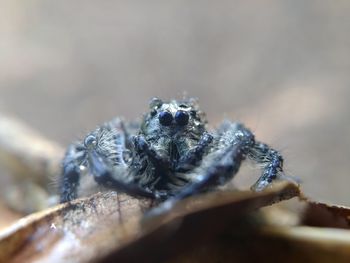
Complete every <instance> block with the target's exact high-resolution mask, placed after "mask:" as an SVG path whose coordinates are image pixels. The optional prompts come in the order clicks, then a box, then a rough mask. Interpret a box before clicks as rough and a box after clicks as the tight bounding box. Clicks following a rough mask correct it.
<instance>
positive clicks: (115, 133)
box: [60, 98, 283, 208]
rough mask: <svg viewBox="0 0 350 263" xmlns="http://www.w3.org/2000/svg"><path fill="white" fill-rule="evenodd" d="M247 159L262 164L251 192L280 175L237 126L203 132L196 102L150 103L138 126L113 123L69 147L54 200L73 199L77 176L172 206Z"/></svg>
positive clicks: (277, 165)
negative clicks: (260, 172) (57, 195)
mask: <svg viewBox="0 0 350 263" xmlns="http://www.w3.org/2000/svg"><path fill="white" fill-rule="evenodd" d="M246 158H249V159H252V160H254V161H256V162H257V163H259V164H261V166H262V175H261V176H260V178H259V179H258V181H257V182H256V183H255V184H254V185H253V186H252V189H253V190H255V191H260V190H263V189H264V188H266V187H267V186H268V185H269V184H270V183H271V182H272V181H273V180H274V179H276V178H280V177H281V176H282V175H283V173H282V172H283V171H282V165H283V159H282V156H281V155H280V154H279V153H278V152H277V151H275V150H273V149H271V148H270V147H269V146H268V145H266V144H264V143H261V142H257V141H255V139H254V136H253V134H252V133H251V132H250V131H249V130H248V129H247V128H245V127H244V126H243V125H242V124H240V123H236V122H230V121H225V122H224V123H223V124H222V125H221V126H220V127H219V128H218V129H216V130H213V131H211V132H209V131H207V127H206V120H205V116H204V114H203V112H201V111H200V110H199V109H198V105H197V102H196V101H195V100H193V99H188V100H183V101H177V100H172V101H169V102H163V101H162V100H160V99H158V98H155V99H153V100H152V101H151V103H150V111H149V113H147V114H145V115H144V117H143V120H142V121H141V123H135V122H124V121H123V120H121V119H119V118H117V119H114V120H112V121H110V122H107V123H105V124H103V125H102V126H100V127H98V128H97V129H96V130H95V131H93V132H91V133H89V134H88V135H87V136H86V137H85V139H84V140H83V141H81V142H76V143H74V144H72V145H71V146H70V147H69V148H68V151H67V153H66V156H65V159H64V161H63V175H62V178H61V183H60V195H61V202H65V201H70V200H72V199H74V198H76V197H77V196H79V195H80V193H79V188H80V187H81V186H82V182H83V181H84V178H93V179H94V181H95V182H97V184H98V185H100V186H103V187H108V188H113V189H116V190H118V191H123V192H126V193H128V194H131V195H137V196H144V197H149V198H155V199H161V200H165V199H167V201H166V204H167V205H166V206H163V208H165V207H171V205H170V204H173V203H174V202H176V201H177V200H179V199H182V198H185V197H187V196H190V195H194V194H196V193H199V192H203V191H205V190H208V189H210V188H213V187H215V186H218V185H221V184H224V183H226V182H227V181H228V180H230V179H232V177H233V176H234V175H235V174H236V173H237V171H238V169H239V167H240V164H241V162H242V161H243V160H244V159H246ZM88 175H91V176H88Z"/></svg>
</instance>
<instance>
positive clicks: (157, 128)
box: [142, 98, 206, 137]
mask: <svg viewBox="0 0 350 263" xmlns="http://www.w3.org/2000/svg"><path fill="white" fill-rule="evenodd" d="M205 125H206V120H205V116H204V113H203V112H201V111H200V110H199V109H198V104H197V101H196V100H195V99H187V100H181V101H178V100H171V101H169V102H163V101H162V100H161V99H159V98H153V99H152V100H151V102H150V112H149V113H148V114H147V115H146V116H145V121H144V123H143V127H142V129H143V131H144V132H145V133H146V134H148V135H151V136H152V135H153V134H155V133H160V134H162V135H167V136H171V137H174V136H175V137H178V136H182V135H184V134H188V133H192V134H202V133H203V132H204V131H205Z"/></svg>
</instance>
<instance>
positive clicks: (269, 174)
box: [248, 142, 283, 191]
mask: <svg viewBox="0 0 350 263" xmlns="http://www.w3.org/2000/svg"><path fill="white" fill-rule="evenodd" d="M248 158H249V159H251V160H253V161H255V162H256V163H258V164H261V165H262V167H263V172H262V175H261V176H260V177H259V179H258V180H257V181H256V183H255V184H254V185H253V186H252V187H251V189H252V190H253V191H262V190H264V189H265V188H266V187H267V186H268V185H269V184H271V182H272V181H273V180H275V179H276V178H278V177H279V176H280V175H281V174H282V173H283V157H282V155H281V154H280V153H279V152H278V151H276V150H274V149H272V148H271V147H269V146H268V145H267V144H265V143H261V142H256V143H255V144H254V146H253V147H252V148H251V151H250V152H249V154H248Z"/></svg>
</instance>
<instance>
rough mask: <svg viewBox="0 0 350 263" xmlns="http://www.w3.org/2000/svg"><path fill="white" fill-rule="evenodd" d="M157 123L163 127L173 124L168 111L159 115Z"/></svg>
mask: <svg viewBox="0 0 350 263" xmlns="http://www.w3.org/2000/svg"><path fill="white" fill-rule="evenodd" d="M159 122H160V124H162V125H163V126H169V125H170V124H171V123H172V122H173V115H171V113H170V112H169V111H162V112H161V113H159Z"/></svg>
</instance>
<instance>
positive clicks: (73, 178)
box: [59, 144, 85, 203]
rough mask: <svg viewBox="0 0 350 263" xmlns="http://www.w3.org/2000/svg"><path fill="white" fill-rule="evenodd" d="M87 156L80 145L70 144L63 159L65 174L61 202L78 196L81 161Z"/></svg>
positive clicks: (61, 182) (60, 186)
mask: <svg viewBox="0 0 350 263" xmlns="http://www.w3.org/2000/svg"><path fill="white" fill-rule="evenodd" d="M84 158H85V152H84V150H83V148H82V147H81V146H79V145H74V144H72V145H70V146H69V147H68V150H67V153H66V155H65V157H64V160H63V164H62V166H63V175H62V177H61V181H60V185H59V189H60V202H61V203H64V202H67V201H70V200H73V199H75V198H77V188H78V186H79V181H80V163H81V162H82V160H83V159H84Z"/></svg>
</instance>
